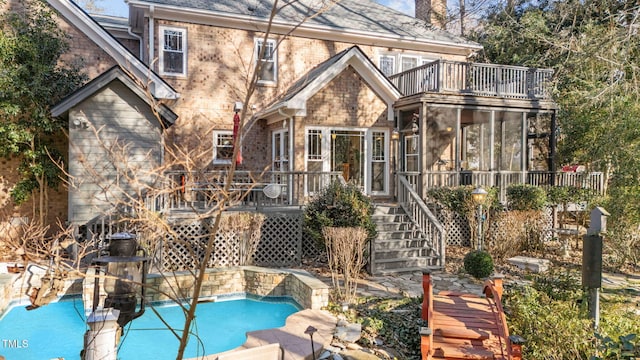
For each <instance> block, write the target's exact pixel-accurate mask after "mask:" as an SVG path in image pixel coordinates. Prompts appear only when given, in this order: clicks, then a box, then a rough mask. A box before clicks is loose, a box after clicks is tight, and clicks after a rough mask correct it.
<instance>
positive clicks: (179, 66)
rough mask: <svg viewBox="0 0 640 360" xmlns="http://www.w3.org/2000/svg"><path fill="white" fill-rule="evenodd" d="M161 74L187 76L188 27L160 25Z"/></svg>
mask: <svg viewBox="0 0 640 360" xmlns="http://www.w3.org/2000/svg"><path fill="white" fill-rule="evenodd" d="M159 29H160V45H161V48H160V59H159V60H160V74H162V75H177V76H187V29H184V28H175V27H167V26H160V27H159Z"/></svg>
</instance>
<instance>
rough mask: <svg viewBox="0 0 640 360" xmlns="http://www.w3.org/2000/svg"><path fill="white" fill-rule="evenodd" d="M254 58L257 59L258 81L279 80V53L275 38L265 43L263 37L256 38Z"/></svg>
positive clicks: (269, 82) (267, 82)
mask: <svg viewBox="0 0 640 360" xmlns="http://www.w3.org/2000/svg"><path fill="white" fill-rule="evenodd" d="M263 47H264V53H263ZM254 59H257V61H256V66H258V71H259V73H258V83H261V84H273V83H275V82H276V81H278V53H277V51H276V41H275V40H267V42H266V44H265V43H264V40H263V39H256V42H255V54H254Z"/></svg>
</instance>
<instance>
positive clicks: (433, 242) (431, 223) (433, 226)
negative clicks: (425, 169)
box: [398, 174, 446, 267]
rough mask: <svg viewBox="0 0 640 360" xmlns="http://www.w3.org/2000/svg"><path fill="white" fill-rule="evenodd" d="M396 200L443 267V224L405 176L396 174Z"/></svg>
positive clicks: (444, 237) (444, 238) (444, 245)
mask: <svg viewBox="0 0 640 360" xmlns="http://www.w3.org/2000/svg"><path fill="white" fill-rule="evenodd" d="M398 183H399V186H398V202H399V203H400V206H402V208H403V209H404V211H405V212H406V213H407V215H408V216H409V218H410V219H411V222H412V223H413V224H414V225H415V226H416V227H417V228H418V230H419V233H420V234H421V236H422V239H423V240H425V241H426V245H429V246H430V250H431V251H432V252H435V253H436V255H438V264H437V265H438V266H440V267H444V264H445V247H446V234H445V230H444V226H442V224H441V223H440V221H438V219H437V218H436V217H435V215H433V213H432V212H431V210H429V208H428V207H427V205H426V204H425V202H424V201H423V200H422V198H421V197H420V195H418V193H417V192H416V191H415V190H414V189H413V187H412V185H411V184H410V183H409V181H408V180H407V178H406V177H405V176H403V175H401V174H398Z"/></svg>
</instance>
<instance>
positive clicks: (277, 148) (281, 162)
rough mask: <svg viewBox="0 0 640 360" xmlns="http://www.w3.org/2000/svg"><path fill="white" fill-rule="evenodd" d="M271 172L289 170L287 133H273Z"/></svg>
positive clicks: (282, 131) (283, 131) (284, 131)
mask: <svg viewBox="0 0 640 360" xmlns="http://www.w3.org/2000/svg"><path fill="white" fill-rule="evenodd" d="M271 143H272V144H273V153H272V157H273V171H288V170H289V131H287V130H281V131H276V132H274V133H273V138H272V140H271Z"/></svg>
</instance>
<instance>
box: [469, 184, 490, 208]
mask: <svg viewBox="0 0 640 360" xmlns="http://www.w3.org/2000/svg"><path fill="white" fill-rule="evenodd" d="M487 194H488V193H487V191H486V190H485V189H483V188H481V187H480V186H478V187H477V188H475V189H473V191H472V192H471V198H472V199H473V202H474V203H476V205H482V203H484V200H485V199H486V198H487Z"/></svg>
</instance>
